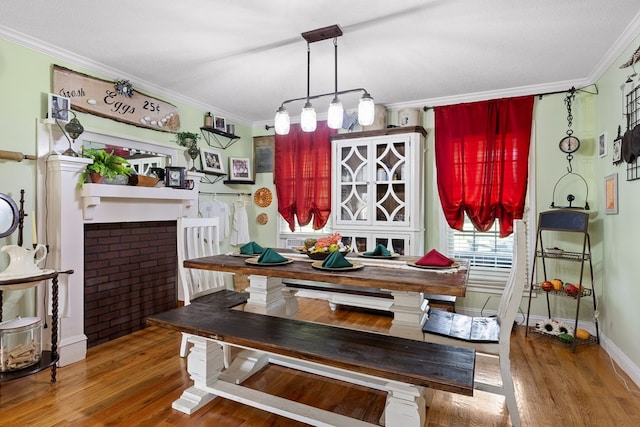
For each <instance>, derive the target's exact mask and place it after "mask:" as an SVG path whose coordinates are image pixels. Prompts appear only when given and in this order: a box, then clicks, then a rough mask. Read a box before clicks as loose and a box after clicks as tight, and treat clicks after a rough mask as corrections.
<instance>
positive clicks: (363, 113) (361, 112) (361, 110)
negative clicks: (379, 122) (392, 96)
mask: <svg viewBox="0 0 640 427" xmlns="http://www.w3.org/2000/svg"><path fill="white" fill-rule="evenodd" d="M374 119H375V105H374V103H373V98H372V97H371V95H369V94H368V93H365V94H364V95H362V98H360V103H359V104H358V123H360V125H361V126H369V125H371V124H373V121H374Z"/></svg>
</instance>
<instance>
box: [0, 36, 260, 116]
mask: <svg viewBox="0 0 640 427" xmlns="http://www.w3.org/2000/svg"><path fill="white" fill-rule="evenodd" d="M0 38H2V39H4V40H7V41H10V42H13V43H15V44H17V45H20V46H23V47H25V48H27V49H31V50H34V51H36V52H39V53H42V54H44V55H48V56H51V57H53V58H55V59H59V60H62V61H65V62H67V63H69V64H73V65H76V66H79V67H83V68H85V69H88V70H91V71H93V72H95V73H98V74H100V75H102V76H103V78H112V79H113V80H114V81H115V80H119V79H125V80H129V81H131V82H135V88H136V89H140V90H141V91H144V92H151V93H153V94H156V95H158V96H162V97H166V98H169V99H171V100H172V101H178V102H181V103H183V104H186V105H188V106H190V107H193V108H196V109H199V110H202V111H211V112H212V113H214V114H216V115H219V116H223V117H225V118H226V119H227V120H228V119H231V120H232V121H234V122H236V123H238V124H241V125H244V126H250V125H251V123H250V122H248V121H247V120H246V119H244V118H241V117H238V116H236V115H234V114H231V113H229V112H228V111H224V110H220V109H219V108H216V107H214V106H212V105H208V104H205V103H203V102H199V101H196V100H195V99H193V98H189V97H187V96H184V95H181V94H179V93H177V92H173V91H171V90H167V89H165V88H163V87H160V86H158V85H156V84H154V83H151V82H148V81H146V80H144V79H141V78H139V77H136V76H134V75H131V74H129V73H125V72H124V71H122V70H118V69H117V68H113V67H110V66H108V65H105V64H102V63H100V62H96V61H93V60H91V59H89V58H85V57H83V56H80V55H77V54H75V53H73V52H70V51H68V50H66V49H64V48H61V47H58V46H55V45H52V44H50V43H47V42H45V41H43V40H39V39H36V38H34V37H31V36H29V35H27V34H24V33H20V32H18V31H14V30H12V29H10V28H7V27H5V26H2V25H0Z"/></svg>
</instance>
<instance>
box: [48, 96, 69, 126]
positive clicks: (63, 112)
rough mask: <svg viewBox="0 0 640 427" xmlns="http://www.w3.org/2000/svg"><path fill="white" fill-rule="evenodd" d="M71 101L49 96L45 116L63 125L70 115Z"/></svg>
mask: <svg viewBox="0 0 640 427" xmlns="http://www.w3.org/2000/svg"><path fill="white" fill-rule="evenodd" d="M70 109H71V100H70V99H69V98H66V97H64V96H60V95H56V94H55V93H50V94H49V102H48V107H47V115H48V117H49V118H50V119H57V120H59V121H61V122H63V123H67V122H68V121H69V120H70V118H69V116H70V115H71V113H70V112H69V110H70Z"/></svg>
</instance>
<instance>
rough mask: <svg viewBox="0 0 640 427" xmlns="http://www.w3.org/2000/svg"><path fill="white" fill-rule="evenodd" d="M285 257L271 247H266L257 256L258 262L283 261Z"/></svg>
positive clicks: (271, 262)
mask: <svg viewBox="0 0 640 427" xmlns="http://www.w3.org/2000/svg"><path fill="white" fill-rule="evenodd" d="M286 260H287V259H286V258H285V257H283V256H282V255H280V254H279V253H278V252H276V251H274V250H273V249H271V248H267V249H265V250H264V252H262V255H260V257H259V258H258V264H273V263H276V262H285V261H286Z"/></svg>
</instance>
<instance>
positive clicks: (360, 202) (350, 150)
mask: <svg viewBox="0 0 640 427" xmlns="http://www.w3.org/2000/svg"><path fill="white" fill-rule="evenodd" d="M339 155H340V162H339V167H340V179H339V191H340V213H339V217H338V220H339V221H340V222H351V223H368V222H369V221H370V219H371V209H370V201H369V182H370V181H371V177H370V175H369V173H370V172H369V169H370V168H369V151H368V147H367V145H366V144H348V145H344V146H342V147H341V148H340V151H339Z"/></svg>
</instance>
